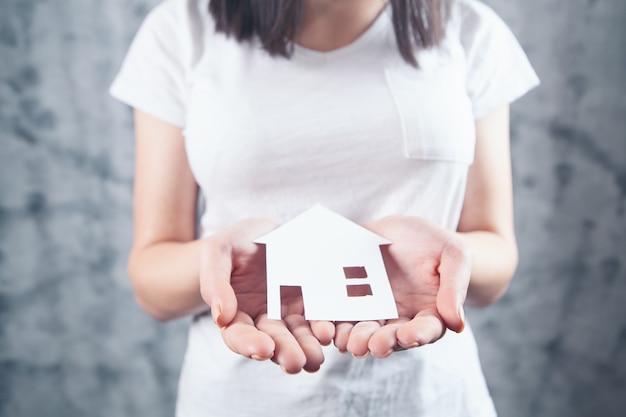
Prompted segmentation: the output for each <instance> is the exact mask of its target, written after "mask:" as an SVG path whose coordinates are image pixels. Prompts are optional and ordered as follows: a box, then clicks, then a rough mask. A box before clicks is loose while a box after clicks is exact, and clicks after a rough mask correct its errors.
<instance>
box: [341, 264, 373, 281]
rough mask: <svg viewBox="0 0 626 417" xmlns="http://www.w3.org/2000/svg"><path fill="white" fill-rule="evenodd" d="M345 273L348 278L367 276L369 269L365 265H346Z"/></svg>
mask: <svg viewBox="0 0 626 417" xmlns="http://www.w3.org/2000/svg"><path fill="white" fill-rule="evenodd" d="M343 273H344V275H345V276H346V278H348V279H355V278H367V271H365V267H364V266H345V267H344V268H343Z"/></svg>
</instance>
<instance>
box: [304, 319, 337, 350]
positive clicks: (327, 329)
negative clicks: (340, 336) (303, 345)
mask: <svg viewBox="0 0 626 417" xmlns="http://www.w3.org/2000/svg"><path fill="white" fill-rule="evenodd" d="M310 325H311V331H312V332H313V335H315V337H316V338H317V340H318V341H319V343H320V344H321V345H322V346H328V345H330V342H332V341H333V338H334V337H335V325H334V324H333V322H330V321H318V320H313V321H311V322H310Z"/></svg>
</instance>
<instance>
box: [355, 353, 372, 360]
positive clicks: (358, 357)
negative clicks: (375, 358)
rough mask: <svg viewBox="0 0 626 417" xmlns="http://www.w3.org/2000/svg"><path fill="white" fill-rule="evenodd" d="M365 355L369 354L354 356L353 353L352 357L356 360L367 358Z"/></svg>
mask: <svg viewBox="0 0 626 417" xmlns="http://www.w3.org/2000/svg"><path fill="white" fill-rule="evenodd" d="M367 355H369V352H365V354H363V355H355V354H354V353H353V354H352V356H354V357H355V358H356V359H364V358H367Z"/></svg>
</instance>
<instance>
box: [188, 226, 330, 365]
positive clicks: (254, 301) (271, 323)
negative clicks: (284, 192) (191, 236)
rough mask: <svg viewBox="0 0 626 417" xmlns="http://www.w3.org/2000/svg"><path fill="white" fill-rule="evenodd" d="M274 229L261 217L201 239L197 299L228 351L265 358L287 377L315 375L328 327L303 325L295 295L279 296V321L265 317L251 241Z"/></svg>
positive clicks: (257, 252)
mask: <svg viewBox="0 0 626 417" xmlns="http://www.w3.org/2000/svg"><path fill="white" fill-rule="evenodd" d="M277 226H278V224H276V223H274V222H272V221H270V220H266V219H248V220H242V221H239V222H237V223H235V224H233V225H232V226H231V227H229V228H227V229H226V230H224V231H222V232H220V233H217V234H215V235H213V236H211V237H210V238H207V239H206V240H205V242H206V246H205V248H203V250H202V251H201V255H200V289H201V293H202V298H203V299H204V301H205V302H206V303H207V304H209V305H210V306H211V313H212V316H213V320H214V321H215V323H216V324H217V325H218V326H219V327H220V329H221V333H222V338H223V339H224V342H225V343H226V345H227V346H228V347H229V348H230V349H231V350H232V351H233V352H235V353H238V354H240V355H243V356H246V357H248V358H252V359H256V360H267V359H271V360H272V361H274V362H275V363H277V364H278V365H280V367H281V368H282V369H283V370H284V371H285V372H287V373H290V374H292V373H298V372H300V371H301V370H302V369H304V370H305V371H307V372H315V371H317V370H319V368H320V366H321V364H322V363H323V362H324V355H323V353H322V348H321V346H322V345H327V344H329V343H330V342H331V341H332V339H333V337H334V334H335V328H334V325H333V324H332V323H330V322H308V321H306V320H305V318H304V307H303V305H302V299H301V297H298V296H294V297H288V296H287V297H283V299H282V313H283V314H282V317H284V319H283V320H271V319H268V318H267V286H266V272H265V271H266V269H265V247H264V246H263V245H258V244H256V243H254V240H255V239H256V238H258V237H260V236H262V235H264V234H266V233H268V232H270V231H271V230H273V229H275V228H276V227H277Z"/></svg>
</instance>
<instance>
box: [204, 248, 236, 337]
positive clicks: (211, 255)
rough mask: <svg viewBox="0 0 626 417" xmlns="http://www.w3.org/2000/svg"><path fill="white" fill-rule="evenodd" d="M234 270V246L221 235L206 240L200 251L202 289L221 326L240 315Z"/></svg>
mask: <svg viewBox="0 0 626 417" xmlns="http://www.w3.org/2000/svg"><path fill="white" fill-rule="evenodd" d="M232 267H233V265H232V247H231V246H230V245H229V244H228V243H227V240H226V239H224V238H222V237H221V236H214V237H211V238H209V239H207V240H206V244H205V246H204V247H203V248H202V249H201V250H200V290H201V293H202V298H203V299H204V301H205V302H206V303H207V304H209V305H210V306H211V314H212V316H213V320H214V321H215V323H217V325H218V326H219V327H223V326H226V325H227V324H229V323H230V322H231V321H232V320H233V319H234V318H235V316H236V314H237V307H238V306H237V297H236V296H235V292H234V291H233V288H232V287H231V285H230V277H231V273H232Z"/></svg>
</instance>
